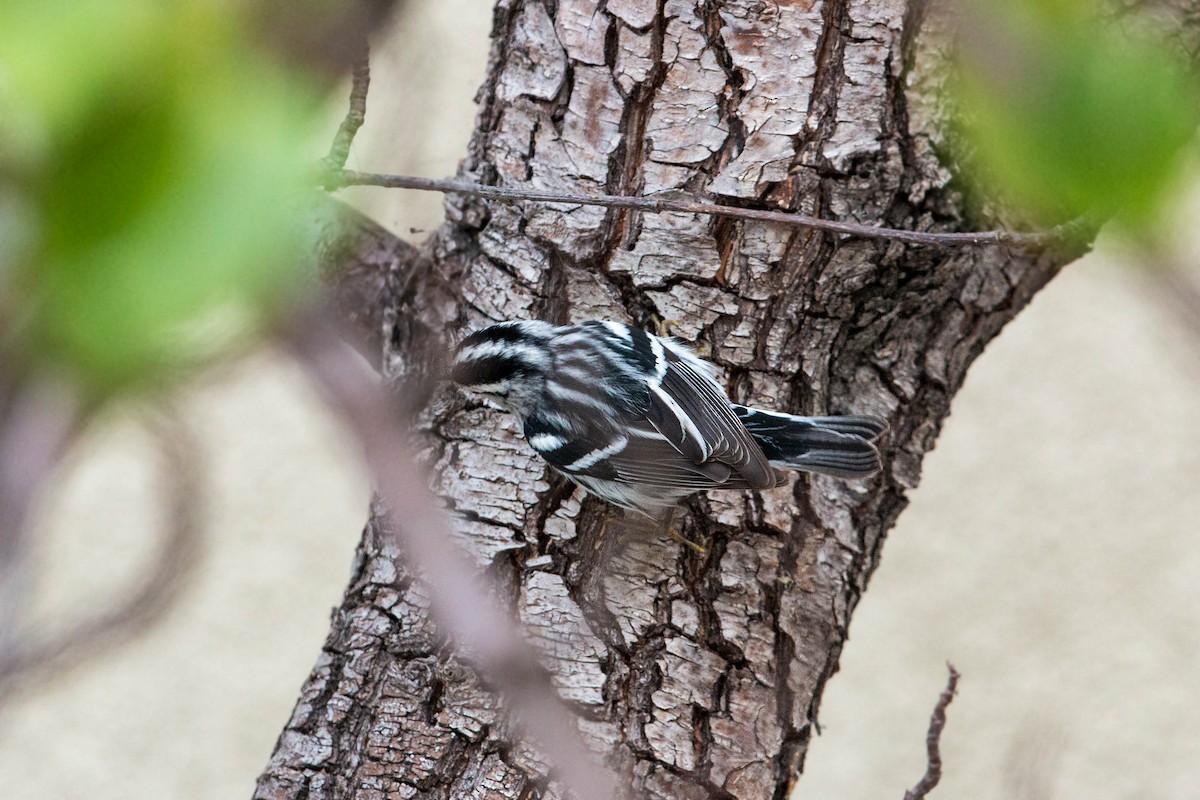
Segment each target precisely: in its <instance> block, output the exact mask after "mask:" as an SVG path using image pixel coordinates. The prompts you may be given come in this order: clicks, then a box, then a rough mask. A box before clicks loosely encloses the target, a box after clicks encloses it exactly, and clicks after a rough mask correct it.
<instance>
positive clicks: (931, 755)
mask: <svg viewBox="0 0 1200 800" xmlns="http://www.w3.org/2000/svg"><path fill="white" fill-rule="evenodd" d="M946 669H948V670H949V671H950V677H949V678H948V679H947V681H946V688H945V689H943V690H942V694H941V696H940V697H939V698H938V701H937V705H935V706H934V707H933V716H931V717H930V718H929V733H927V734H926V735H925V752H926V755H927V759H928V761H927V763H926V767H925V774H924V775H922V776H921V780H919V781H917V785H916V786H914V787H912V788H911V789H909V790H908V791H907V792H905V793H904V800H922V798H924V797H925V796H926V795H928V794H929V793H930V792H931V791H933V789H934V787H935V786H937V785H938V783H939V782H940V781H941V780H942V749H941V741H942V729H943V728H945V727H946V709H947V708H949V706H950V703H951V702H953V700H954V692H955V690H956V689H957V688H958V678H959V674H958V670H956V669H955V668H954V665H953V664H950V663H947V664H946Z"/></svg>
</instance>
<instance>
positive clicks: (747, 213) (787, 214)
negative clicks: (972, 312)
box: [325, 169, 1079, 247]
mask: <svg viewBox="0 0 1200 800" xmlns="http://www.w3.org/2000/svg"><path fill="white" fill-rule="evenodd" d="M344 186H382V187H385V188H389V189H414V190H416V191H421V192H442V193H444V194H466V195H472V196H475V197H486V198H489V199H492V200H525V201H531V202H537V203H561V204H564V205H576V206H604V207H605V208H631V209H636V210H638V211H646V212H650V213H653V214H661V213H664V212H670V211H674V212H681V213H685V214H711V215H713V216H718V217H733V218H735V219H748V220H756V221H758V222H774V223H778V224H781V225H793V226H797V227H802V228H812V229H814V230H822V231H829V232H831V233H844V234H847V235H849V236H859V237H863V238H867V239H886V240H889V241H896V242H907V243H908V244H920V245H931V246H934V247H948V246H956V245H957V246H961V245H987V244H1010V245H1025V246H1028V245H1046V244H1050V243H1052V242H1055V241H1058V240H1060V239H1063V238H1066V237H1067V236H1069V235H1071V233H1072V232H1073V231H1074V230H1075V229H1076V227H1077V226H1078V224H1079V223H1078V221H1074V222H1068V223H1065V224H1063V225H1059V226H1057V227H1054V228H1051V229H1050V230H1047V231H1034V232H1017V231H977V232H974V233H934V232H931V231H905V230H899V229H897V228H879V227H875V226H874V225H862V224H860V223H857V222H839V221H837V220H832V219H820V218H818V217H810V216H808V215H806V214H798V213H795V212H792V211H767V210H765V209H757V208H741V207H739V206H722V205H717V204H715V203H700V202H696V201H693V200H679V199H669V198H663V197H622V196H620V195H611V194H597V195H574V194H560V193H557V192H542V191H536V190H532V189H514V188H508V187H504V186H483V185H481V184H477V183H469V182H467V181H460V180H442V179H437V178H418V177H415V176H412V175H381V174H379V173H374V172H355V171H353V170H345V169H343V170H338V171H334V172H332V173H331V174H330V175H328V176H327V177H326V182H325V188H326V189H330V188H341V187H344Z"/></svg>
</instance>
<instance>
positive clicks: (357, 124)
mask: <svg viewBox="0 0 1200 800" xmlns="http://www.w3.org/2000/svg"><path fill="white" fill-rule="evenodd" d="M350 80H351V82H350V107H349V108H348V109H347V110H346V116H345V117H343V118H342V124H341V125H339V126H338V130H337V133H336V134H334V137H333V142H332V143H330V145H329V153H328V154H327V155H326V156H325V168H326V170H327V172H326V179H325V181H326V182H325V188H326V189H329V190H333V189H335V188H337V183H336V180H337V176H338V175H340V174H341V171H342V168H343V167H345V166H346V159H347V158H349V157H350V146H351V145H352V144H354V136H355V134H357V133H358V129H359V128H361V127H362V125H363V122H365V121H366V119H367V91H368V90H369V89H370V87H371V49H370V47H369V46H367V45H366V44H364V45H363V53H362V56H361V57H360V58H359V59H357V60H356V61H355V62H354V69H353V71H352V72H351V79H350Z"/></svg>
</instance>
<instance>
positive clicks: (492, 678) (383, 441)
mask: <svg viewBox="0 0 1200 800" xmlns="http://www.w3.org/2000/svg"><path fill="white" fill-rule="evenodd" d="M286 336H287V339H286V343H287V345H288V346H289V347H290V349H291V350H292V352H293V353H295V354H296V355H297V356H298V358H299V360H300V362H301V364H302V366H303V367H304V368H305V369H306V370H307V371H308V373H309V375H310V376H311V377H312V378H313V379H314V381H315V382H316V383H317V384H318V386H319V387H320V389H321V390H322V392H323V393H324V394H325V396H326V398H327V400H328V401H329V402H330V403H331V405H332V406H333V407H334V409H335V410H336V411H337V412H338V413H339V415H340V416H341V417H342V419H343V420H344V421H345V422H346V423H347V425H348V426H349V427H350V429H351V431H352V432H353V434H354V436H355V438H356V439H358V442H359V445H360V446H361V447H362V448H363V451H364V455H365V457H366V460H367V464H368V466H369V468H370V470H371V472H372V474H373V475H374V478H375V481H376V484H377V489H378V491H379V494H380V496H381V497H382V500H383V503H384V505H385V506H386V507H387V509H388V511H389V512H390V515H389V520H390V524H389V525H388V526H387V529H388V533H390V534H391V535H392V536H394V537H395V539H396V543H397V544H398V545H399V547H398V549H399V550H400V551H401V552H403V553H404V556H405V559H406V560H407V561H408V562H409V563H408V566H407V569H410V570H411V571H413V572H415V573H416V574H418V575H420V577H421V580H422V583H423V584H424V586H425V587H426V588H427V590H428V591H429V595H430V601H431V602H430V606H431V611H432V612H433V614H434V616H435V618H436V620H437V621H438V623H439V625H440V627H441V628H442V630H443V631H444V632H445V633H446V634H447V635H449V636H451V637H453V638H454V639H455V641H456V642H457V644H458V651H459V652H460V653H461V654H462V655H463V656H464V657H465V658H466V659H468V660H469V661H470V662H471V663H472V664H473V665H474V667H475V668H476V669H477V670H478V671H479V673H480V675H481V676H482V677H483V679H484V680H485V681H486V682H488V683H489V684H490V685H491V686H493V687H494V688H495V689H496V690H497V691H498V693H499V695H500V696H501V697H502V698H503V699H504V701H505V705H506V708H507V709H508V712H509V713H510V714H511V715H512V718H513V721H514V722H517V723H518V724H519V725H520V726H521V727H523V728H524V730H525V731H526V732H527V733H528V734H529V736H530V737H531V739H532V740H533V741H534V742H535V743H536V744H537V746H538V747H540V748H541V750H542V751H543V752H544V753H545V754H546V756H547V757H548V758H549V760H550V762H551V763H552V764H553V765H554V767H555V768H556V769H557V770H558V771H559V773H560V774H561V776H562V780H563V783H564V784H565V785H566V786H567V787H568V790H569V791H568V794H569V795H570V796H571V797H574V798H578V800H612V798H615V797H618V796H619V795H618V794H617V793H616V792H615V783H614V780H613V778H612V776H611V775H610V774H609V773H608V771H607V770H605V769H603V768H601V767H600V766H598V765H596V764H595V763H593V761H592V758H591V756H590V754H589V752H588V750H587V748H586V747H585V746H584V744H583V742H582V741H581V739H580V736H579V732H578V730H577V729H576V728H575V726H574V724H573V722H572V718H571V716H570V712H569V711H568V710H567V709H566V708H565V707H564V706H563V705H562V703H561V702H560V701H559V699H558V696H557V694H556V693H555V692H554V689H553V686H552V684H551V683H550V676H549V674H548V673H547V672H546V670H545V669H544V668H543V667H542V666H541V664H540V663H539V662H538V659H537V657H536V655H534V653H533V651H532V650H531V649H530V646H529V645H528V644H527V643H526V642H525V641H524V640H523V639H522V637H521V634H520V631H519V629H518V626H517V623H516V622H515V621H514V620H513V619H512V618H510V616H509V615H508V614H507V613H505V611H504V609H503V607H502V606H501V604H500V603H498V601H497V600H495V599H494V597H495V595H494V594H493V593H490V592H489V591H487V589H485V588H484V586H483V584H482V583H481V582H482V580H483V578H482V576H480V575H479V573H478V571H477V570H476V569H475V567H474V565H473V564H472V562H471V561H470V560H469V558H468V557H467V555H466V554H465V553H464V552H463V551H462V549H461V548H460V547H459V546H458V545H457V544H455V541H454V537H453V535H451V533H450V528H449V524H450V523H449V520H448V519H447V518H446V515H445V513H444V512H443V510H442V509H441V508H440V507H439V506H438V504H437V503H436V502H435V500H434V498H433V495H432V494H431V492H430V490H429V485H428V482H427V480H426V477H425V475H424V474H423V473H422V471H421V470H420V469H419V468H418V467H417V465H416V463H415V462H414V460H413V456H412V452H411V447H410V446H409V442H408V440H407V437H406V435H405V430H404V426H403V425H400V424H398V422H399V420H397V419H396V416H397V415H396V414H395V413H394V407H393V404H391V403H390V402H389V400H388V398H387V396H386V395H385V394H384V391H383V389H382V388H381V387H380V386H379V385H378V384H377V381H376V379H375V378H374V376H373V375H370V374H369V373H368V372H367V371H366V369H365V367H364V366H363V365H362V364H361V363H360V362H359V361H358V360H357V358H350V357H348V356H349V351H348V350H346V349H345V348H344V346H341V345H340V341H339V340H340V337H339V336H338V334H337V332H336V331H335V330H334V326H333V325H332V324H331V323H330V322H328V321H327V320H326V319H324V318H322V317H320V316H313V317H306V318H305V319H303V320H302V321H298V322H297V324H295V325H293V326H292V327H291V328H290V329H289V331H288V332H287V334H286Z"/></svg>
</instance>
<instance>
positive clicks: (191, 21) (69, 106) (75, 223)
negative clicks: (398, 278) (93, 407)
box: [0, 0, 321, 399]
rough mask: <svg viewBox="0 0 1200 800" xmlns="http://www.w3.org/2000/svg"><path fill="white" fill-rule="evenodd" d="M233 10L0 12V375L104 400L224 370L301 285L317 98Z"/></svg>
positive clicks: (95, 6) (189, 6) (96, 4)
mask: <svg viewBox="0 0 1200 800" xmlns="http://www.w3.org/2000/svg"><path fill="white" fill-rule="evenodd" d="M246 5H249V4H244V3H237V2H220V1H218V0H174V2H161V0H74V1H73V2H71V3H69V4H66V3H56V2H45V0H4V2H3V3H0V237H3V238H4V243H3V244H0V355H3V356H4V358H3V359H0V363H3V362H7V363H8V365H9V366H10V367H12V366H13V365H14V363H16V362H22V361H23V362H25V363H26V364H29V363H39V364H54V365H56V366H58V367H60V368H65V369H66V370H69V372H70V373H71V374H73V375H75V376H76V379H77V381H78V382H79V383H80V384H81V385H82V387H84V389H85V390H86V391H87V392H88V393H89V394H90V395H91V396H92V397H93V399H101V398H103V397H105V396H108V395H110V394H112V393H114V392H118V391H122V390H124V389H127V388H131V387H139V386H144V385H146V384H148V383H153V382H157V381H161V380H168V379H172V378H174V377H177V376H178V374H179V373H180V372H182V371H186V370H187V369H189V368H192V367H194V366H196V365H198V364H201V363H204V362H206V361H207V360H208V359H210V358H211V357H213V356H215V355H219V353H220V351H221V349H222V348H223V347H225V346H227V345H228V344H229V343H230V340H231V331H233V332H237V333H240V334H246V333H252V332H253V331H255V330H256V329H257V328H258V326H260V325H261V324H262V323H264V322H265V321H267V320H268V319H269V318H270V316H271V315H272V314H273V313H274V312H275V311H276V309H278V308H279V307H280V304H282V303H285V302H286V301H287V300H288V298H289V297H290V296H291V295H292V293H293V289H295V288H296V287H299V286H301V285H302V284H303V281H304V276H303V275H302V274H299V273H297V272H296V271H295V270H294V265H295V263H296V257H297V255H298V253H297V251H296V247H297V241H298V238H299V237H298V235H297V233H298V231H297V226H296V223H295V219H296V216H297V215H296V210H297V207H298V203H299V198H300V197H301V196H302V192H303V191H304V190H305V189H306V187H311V186H312V185H314V176H313V175H312V174H309V173H311V172H312V169H313V167H312V163H313V161H314V158H313V154H312V152H311V143H312V141H313V136H314V130H316V129H318V127H319V118H320V117H319V115H320V112H321V104H320V100H321V93H320V91H319V88H318V84H317V83H316V82H315V81H313V80H311V79H310V78H309V76H307V75H306V72H305V71H304V70H303V69H300V68H297V66H296V65H295V64H283V63H281V62H280V61H279V60H278V58H277V57H276V55H275V52H274V51H272V50H271V49H269V48H267V47H266V46H264V44H263V43H262V42H259V41H256V40H254V39H253V38H252V37H251V35H250V34H249V33H248V32H247V31H248V30H249V29H250V26H249V25H248V24H247V22H246V20H245V19H244V12H243V11H242V7H243V6H246ZM306 150H307V151H308V152H306ZM218 319H219V320H220V321H221V324H214V321H216V320H218Z"/></svg>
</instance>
